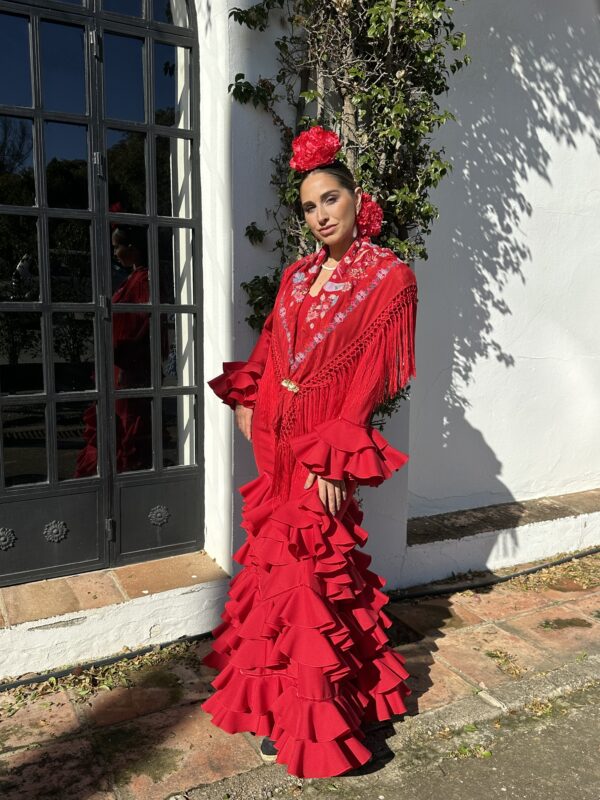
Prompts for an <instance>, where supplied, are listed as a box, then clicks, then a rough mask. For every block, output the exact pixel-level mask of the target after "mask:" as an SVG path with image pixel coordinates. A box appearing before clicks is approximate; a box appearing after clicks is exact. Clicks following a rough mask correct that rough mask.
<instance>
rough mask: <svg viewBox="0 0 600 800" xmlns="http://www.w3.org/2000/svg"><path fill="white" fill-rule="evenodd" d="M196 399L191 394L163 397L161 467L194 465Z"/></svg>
mask: <svg viewBox="0 0 600 800" xmlns="http://www.w3.org/2000/svg"><path fill="white" fill-rule="evenodd" d="M195 407H196V399H195V397H194V396H193V395H191V394H185V395H180V396H178V397H163V400H162V432H163V467H179V466H184V465H185V466H188V465H190V464H195V463H196V414H195Z"/></svg>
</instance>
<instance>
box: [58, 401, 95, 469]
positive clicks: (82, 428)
mask: <svg viewBox="0 0 600 800" xmlns="http://www.w3.org/2000/svg"><path fill="white" fill-rule="evenodd" d="M96 433H97V430H96V403H95V402H94V403H89V402H76V403H57V406H56V452H57V459H58V480H59V481H66V480H69V479H71V478H84V477H88V476H90V475H96V474H97V472H98V468H97V465H98V450H97V442H96Z"/></svg>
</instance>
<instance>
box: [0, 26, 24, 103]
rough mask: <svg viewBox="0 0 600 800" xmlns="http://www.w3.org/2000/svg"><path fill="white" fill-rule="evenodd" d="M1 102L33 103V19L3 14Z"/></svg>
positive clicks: (0, 59) (0, 42)
mask: <svg viewBox="0 0 600 800" xmlns="http://www.w3.org/2000/svg"><path fill="white" fill-rule="evenodd" d="M0 75H2V76H6V75H10V80H5V79H3V80H1V81H0V103H2V104H3V105H6V106H29V107H30V106H31V71H30V62H29V20H27V19H26V18H25V17H15V16H13V15H12V14H0Z"/></svg>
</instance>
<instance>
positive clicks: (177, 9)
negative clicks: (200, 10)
mask: <svg viewBox="0 0 600 800" xmlns="http://www.w3.org/2000/svg"><path fill="white" fill-rule="evenodd" d="M152 4H153V7H154V19H155V20H156V21H157V22H167V23H168V24H169V25H177V26H178V27H180V28H183V27H186V26H187V24H188V12H187V2H186V0H152Z"/></svg>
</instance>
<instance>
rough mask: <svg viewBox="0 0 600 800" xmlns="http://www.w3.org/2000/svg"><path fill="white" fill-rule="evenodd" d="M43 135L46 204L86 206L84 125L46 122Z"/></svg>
mask: <svg viewBox="0 0 600 800" xmlns="http://www.w3.org/2000/svg"><path fill="white" fill-rule="evenodd" d="M44 136H45V145H46V181H47V190H48V205H49V206H53V207H54V208H88V207H89V195H88V148H87V126H86V125H69V124H68V123H64V122H46V123H45V125H44Z"/></svg>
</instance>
